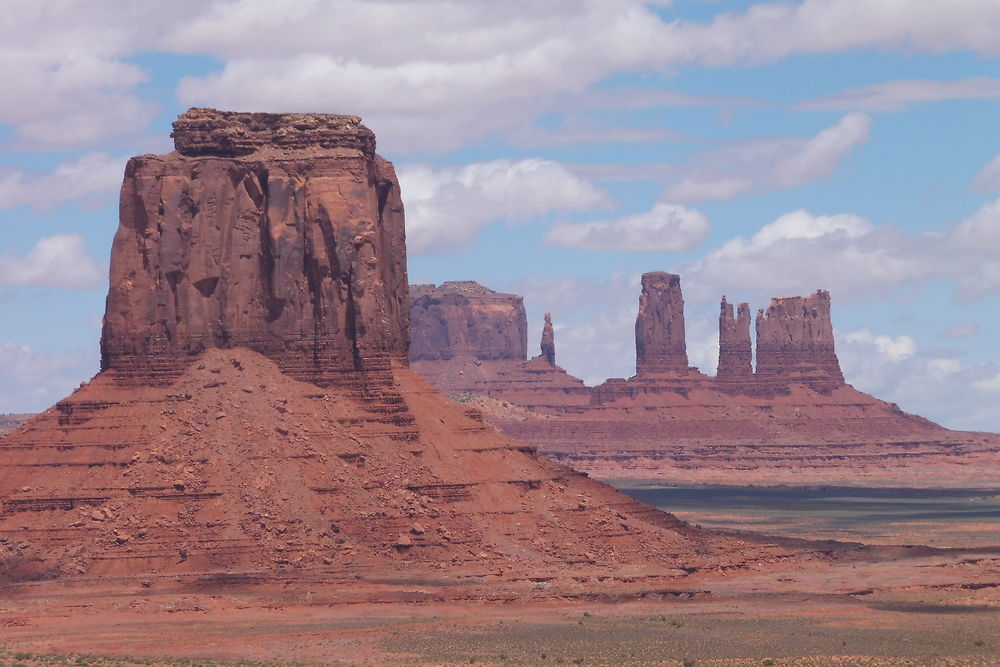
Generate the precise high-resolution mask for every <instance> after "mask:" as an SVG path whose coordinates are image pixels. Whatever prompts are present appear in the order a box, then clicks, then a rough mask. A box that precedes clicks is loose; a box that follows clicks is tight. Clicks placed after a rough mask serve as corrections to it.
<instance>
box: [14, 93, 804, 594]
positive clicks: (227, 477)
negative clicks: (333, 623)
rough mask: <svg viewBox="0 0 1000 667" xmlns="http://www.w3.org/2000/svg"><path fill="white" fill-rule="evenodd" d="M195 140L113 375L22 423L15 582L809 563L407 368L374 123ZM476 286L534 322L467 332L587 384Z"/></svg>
mask: <svg viewBox="0 0 1000 667" xmlns="http://www.w3.org/2000/svg"><path fill="white" fill-rule="evenodd" d="M174 136H175V140H176V142H177V148H178V151H177V152H174V153H171V154H169V155H166V156H160V157H155V156H144V157H141V158H136V159H133V160H132V161H131V162H130V163H129V166H128V168H127V171H126V175H125V183H124V186H123V188H122V206H121V214H122V218H121V225H120V228H119V231H118V234H117V236H116V238H115V243H114V247H113V249H112V259H111V278H112V280H111V287H110V293H109V296H108V302H107V312H106V318H105V327H104V332H103V338H102V352H103V363H102V368H103V370H102V372H101V373H100V374H98V375H97V376H96V377H95V378H94V379H93V380H92V381H90V382H89V383H86V384H84V385H83V386H81V387H80V388H79V389H78V390H77V391H75V392H74V393H73V394H72V395H71V396H69V397H68V398H67V399H65V400H63V401H60V402H59V403H58V404H57V405H56V406H54V407H52V408H50V409H48V410H46V411H45V412H44V413H42V414H40V415H38V416H36V417H34V418H32V419H31V420H29V421H28V422H27V423H25V424H24V425H23V426H22V427H21V428H19V429H18V430H17V431H15V432H14V433H11V434H8V435H6V436H3V437H2V438H0V581H3V582H4V583H5V584H7V585H11V584H13V583H17V582H23V581H25V580H30V579H39V578H41V579H49V578H72V577H79V576H81V575H85V576H86V577H89V578H90V580H91V581H95V579H94V578H95V577H113V578H111V579H105V580H99V579H97V581H103V583H101V585H102V586H112V585H113V584H116V583H117V584H121V582H128V583H127V585H137V584H136V582H137V577H140V576H141V578H142V579H141V580H142V581H143V586H154V585H156V582H159V581H169V582H174V584H178V583H179V584H180V585H198V586H201V585H205V584H206V583H208V584H211V585H213V586H217V585H227V586H236V585H249V584H247V582H250V583H252V584H254V585H257V584H260V583H261V582H268V581H274V580H278V581H279V582H281V585H282V586H285V587H290V588H292V589H293V591H294V588H295V587H296V586H302V587H304V588H300V589H298V590H299V592H298V593H294V592H293V593H291V594H296V595H298V594H305V593H306V591H309V594H311V591H312V590H313V589H314V588H316V587H323V588H324V590H328V591H332V592H333V594H334V595H336V596H339V599H342V600H343V599H347V600H352V601H354V600H359V599H367V598H365V597H364V596H365V595H371V596H375V597H374V599H382V598H380V597H379V596H381V595H384V594H385V591H386V590H387V588H386V585H385V583H384V582H385V580H386V577H387V575H389V574H391V576H392V577H396V578H405V577H409V578H410V579H411V580H413V581H420V582H422V583H420V584H419V588H420V589H421V590H420V591H417V592H414V590H412V589H408V590H406V591H405V592H404V593H403V594H406V595H414V594H415V595H418V596H423V595H424V593H423V592H422V591H423V589H425V588H426V589H428V590H431V591H433V593H432V594H433V595H434V596H435V597H467V596H472V597H474V598H476V599H481V598H483V597H484V596H485V595H495V596H497V597H503V596H504V595H508V596H509V595H512V594H510V593H496V590H501V589H508V588H511V587H516V588H517V590H518V591H520V592H525V591H536V593H537V594H538V595H551V594H552V593H551V592H549V591H548V588H547V587H545V588H544V589H539V588H538V586H537V585H536V584H537V583H538V582H547V581H549V580H550V579H553V578H556V577H561V576H562V573H565V572H567V571H572V573H573V577H572V579H571V580H570V579H567V585H568V586H570V587H573V586H577V587H579V584H580V582H585V584H586V587H587V591H586V592H587V594H593V592H594V591H595V590H598V589H603V590H605V591H607V592H608V593H609V594H618V593H620V592H621V591H623V590H625V588H624V587H631V589H633V590H638V589H645V590H650V589H652V588H653V587H654V586H656V585H659V584H660V583H662V582H665V581H669V580H671V579H677V578H683V577H685V576H687V575H688V573H690V572H693V571H696V570H698V569H701V568H705V567H710V566H711V567H716V566H724V567H726V568H740V567H743V566H744V564H746V565H749V564H751V563H753V562H758V561H760V560H763V559H764V558H769V559H770V558H775V557H782V558H784V557H786V556H787V553H785V552H786V550H785V549H783V548H780V547H775V546H773V545H768V544H759V543H758V544H754V543H752V542H748V541H745V540H737V539H734V538H731V537H729V536H724V535H714V534H708V533H704V532H702V531H700V530H697V529H695V528H693V527H691V526H688V525H687V524H685V523H683V522H681V521H679V520H677V519H676V518H674V517H672V516H671V515H669V514H664V513H662V512H659V511H657V510H654V509H653V508H650V507H648V506H645V505H641V504H639V503H637V502H635V501H633V500H631V499H629V498H628V497H626V496H623V495H620V494H618V493H617V492H615V491H614V490H613V489H611V488H610V487H608V486H606V485H604V484H601V483H598V482H595V481H593V480H590V479H587V477H586V476H584V475H582V474H580V473H577V472H575V471H573V470H571V469H569V468H567V467H564V466H562V465H559V464H557V463H554V462H552V461H548V460H542V459H539V458H538V457H537V456H536V453H535V449H534V448H533V447H531V446H530V445H526V444H524V443H521V442H519V441H516V440H512V439H510V438H509V437H506V436H503V435H501V434H499V433H498V432H496V431H495V430H494V429H493V428H492V427H491V426H489V425H487V424H485V423H484V422H483V416H482V413H481V412H480V411H478V410H476V409H474V408H472V407H470V406H464V405H461V404H459V403H457V402H455V401H452V400H449V399H447V398H445V397H444V396H442V395H441V394H440V393H439V392H437V391H436V390H434V389H433V388H432V387H431V386H430V385H429V384H427V383H426V381H424V380H422V379H421V378H419V377H418V376H417V375H416V374H415V373H414V372H412V371H411V370H410V369H409V368H407V364H406V362H407V359H406V347H407V343H408V319H409V318H408V308H406V307H402V306H404V305H406V306H408V305H409V293H408V289H407V283H406V273H405V262H404V259H405V248H404V246H403V227H402V226H403V218H402V215H403V214H402V206H401V204H400V199H399V192H398V187H397V186H396V183H395V179H394V178H393V176H392V168H391V166H390V165H389V164H388V163H386V162H384V161H382V160H381V159H379V158H378V157H377V156H376V155H375V153H374V140H373V139H372V138H371V136H370V132H368V131H367V130H365V129H364V128H363V126H361V125H360V123H359V122H357V119H354V118H353V117H340V116H335V117H319V116H311V115H310V116H300V115H273V114H264V115H258V114H232V113H225V112H216V111H212V110H192V111H190V112H188V113H187V114H185V115H184V116H182V117H181V118H180V119H179V121H178V123H177V125H176V128H175V133H174ZM462 289H463V290H464V296H465V298H466V301H465V303H466V306H464V307H469V308H474V307H478V306H482V308H480V309H479V310H476V312H477V313H482V312H491V313H492V312H494V311H495V317H496V320H495V321H496V326H497V328H500V324H501V319H504V320H509V319H515V320H517V319H518V316H520V318H521V319H520V321H519V322H520V323H518V322H515V324H514V327H513V328H511V325H510V323H508V322H503V331H504V332H506V333H503V334H500V335H499V336H497V337H492V338H491V337H490V336H480V337H479V338H475V339H472V340H470V339H465V340H466V343H469V344H470V345H471V343H472V342H478V343H479V344H482V345H483V346H482V347H476V346H475V345H471V347H468V348H466V349H470V350H474V351H477V352H482V351H484V350H486V351H487V352H489V351H490V350H492V351H493V352H496V353H497V354H498V355H508V356H513V357H518V356H519V357H520V359H519V360H517V361H514V360H510V359H499V360H496V361H494V362H492V363H498V364H514V365H516V366H517V373H518V375H517V378H514V379H515V380H516V381H521V380H520V379H524V378H528V379H530V380H531V381H534V382H536V383H537V382H538V381H541V382H542V383H547V384H548V386H549V387H550V390H549V392H548V393H549V394H551V395H555V394H562V395H569V394H568V393H567V392H571V391H572V390H573V389H574V388H575V386H576V385H574V384H573V382H572V381H569V380H566V378H568V377H569V376H568V375H567V374H565V372H563V371H561V369H558V368H557V367H554V366H552V365H551V364H549V363H548V361H547V360H545V359H542V358H540V357H538V358H535V359H533V360H531V361H529V362H525V361H523V358H524V348H525V344H524V341H523V336H521V335H520V331H522V330H523V309H522V308H523V307H522V306H521V303H520V300H519V299H518V300H517V301H516V303H514V302H512V301H511V300H509V299H508V300H507V301H506V302H504V303H500V302H499V301H498V299H497V298H496V297H491V296H489V295H487V294H486V293H485V292H488V290H485V291H484V289H483V288H478V289H477V288H475V287H474V286H471V285H465V286H463V287H462ZM418 291H419V290H418ZM490 294H492V293H490ZM424 296H426V295H424ZM418 300H419V297H418ZM422 303H426V302H422ZM428 305H429V304H428ZM491 306H497V307H496V308H492V307H491ZM432 310H433V308H432V307H429V308H428V311H432ZM441 312H442V313H443V316H447V315H448V313H449V312H450V311H448V310H447V309H445V310H443V311H441ZM512 314H513V315H512ZM518 327H520V328H518ZM512 331H513V332H515V334H516V335H514V334H510V332H512ZM449 340H450V339H449ZM461 360H464V361H468V362H470V363H484V362H479V361H478V360H474V359H473V358H472V357H468V356H463V357H461ZM421 363H428V362H421ZM560 373H562V375H560ZM518 378H520V379H518ZM539 378H542V379H541V380H539ZM546 378H547V379H546ZM577 382H578V381H577ZM567 383H568V386H567ZM579 386H580V387H581V388H582V383H579ZM366 578H367V579H369V580H370V581H371V582H372V583H370V585H368V586H367V587H366V588H365V590H366V591H367V593H364V594H362V593H360V592H359V589H358V582H359V581H361V580H363V579H366ZM470 581H478V582H483V583H482V584H481V585H480V584H477V585H476V586H475V587H474V588H470V587H469V582H470ZM424 582H429V583H424ZM637 584H638V585H637ZM483 589H490V590H492V591H493V592H492V593H490V592H484V590H483ZM555 590H556V589H553V591H555ZM577 590H579V588H578V589H577ZM539 591H540V592H539ZM562 592H566V589H563V591H562ZM283 594H288V593H283ZM560 594H561V593H560ZM420 599H423V598H420Z"/></svg>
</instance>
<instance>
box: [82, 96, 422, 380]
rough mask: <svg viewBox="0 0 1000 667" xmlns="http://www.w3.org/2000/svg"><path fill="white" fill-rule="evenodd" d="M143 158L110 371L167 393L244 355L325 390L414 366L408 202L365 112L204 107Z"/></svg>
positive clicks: (134, 179)
mask: <svg viewBox="0 0 1000 667" xmlns="http://www.w3.org/2000/svg"><path fill="white" fill-rule="evenodd" d="M171 136H173V138H174V141H175V144H176V147H177V150H176V151H175V152H173V153H170V154H169V155H163V156H154V155H144V156H141V157H135V158H132V159H131V160H129V162H128V165H127V167H126V169H125V180H124V183H123V184H122V189H121V211H120V212H121V223H120V225H119V228H118V232H117V234H116V235H115V240H114V246H113V249H112V259H111V289H110V291H109V293H108V300H107V314H106V317H105V320H104V332H103V335H102V338H101V350H102V360H101V368H102V369H103V370H114V371H115V372H116V373H117V374H118V376H119V377H125V376H131V377H134V378H136V380H137V381H141V382H146V381H148V379H149V378H151V377H152V378H155V379H156V381H158V382H160V383H169V382H171V381H172V380H173V379H175V378H176V377H177V376H178V375H179V373H180V372H181V371H182V370H183V368H184V367H185V366H186V364H187V363H189V362H190V360H191V359H193V358H194V357H195V356H196V355H197V354H198V353H200V352H202V351H203V350H205V349H207V348H213V347H222V348H232V347H245V348H249V349H251V350H255V351H257V352H260V353H261V354H263V355H265V356H268V357H270V358H272V359H274V360H275V361H276V362H277V363H278V365H279V367H280V368H281V369H282V371H283V372H285V373H288V374H289V375H291V376H293V377H296V378H298V379H302V380H307V381H310V382H314V383H317V384H331V383H335V382H338V381H340V379H341V378H343V377H344V376H345V374H350V373H352V372H354V371H366V372H367V373H368V375H369V376H371V375H372V374H374V373H377V372H379V371H381V372H384V371H386V370H387V369H388V367H389V364H390V362H391V361H393V360H405V359H406V351H407V338H408V316H409V312H408V309H407V308H406V306H407V304H406V303H405V300H402V301H401V299H403V298H404V297H403V295H404V294H405V286H406V284H407V280H406V248H405V243H404V231H403V207H402V203H401V200H400V196H399V185H398V183H397V182H396V176H395V173H394V171H393V168H392V165H391V164H390V163H389V162H386V161H385V160H383V159H382V158H380V157H379V156H377V155H376V154H375V137H374V135H373V134H372V132H371V131H370V130H369V129H368V128H366V127H364V126H363V125H362V124H361V121H360V119H359V118H357V117H356V116H331V115H317V114H246V113H232V112H221V111H216V110H213V109H191V110H190V111H188V112H187V113H185V114H184V115H182V116H181V117H180V118H179V119H178V120H177V122H176V123H174V132H173V134H172V135H171Z"/></svg>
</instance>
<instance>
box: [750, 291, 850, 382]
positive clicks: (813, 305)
mask: <svg viewBox="0 0 1000 667" xmlns="http://www.w3.org/2000/svg"><path fill="white" fill-rule="evenodd" d="M756 376H757V380H758V381H760V382H768V381H777V382H779V383H782V384H787V383H789V382H798V383H801V384H804V385H806V386H808V387H810V388H812V389H814V390H816V391H820V392H828V391H832V390H833V389H835V388H837V387H839V386H842V385H843V384H844V374H843V373H842V372H841V370H840V362H839V361H838V360H837V353H836V352H835V351H834V342H833V324H832V323H831V320H830V293H829V292H827V291H825V290H817V291H816V292H814V293H813V294H811V295H809V296H806V297H801V296H794V297H780V298H775V299H772V300H771V305H770V306H769V307H768V309H767V312H764V311H763V310H761V311H758V313H757V373H756Z"/></svg>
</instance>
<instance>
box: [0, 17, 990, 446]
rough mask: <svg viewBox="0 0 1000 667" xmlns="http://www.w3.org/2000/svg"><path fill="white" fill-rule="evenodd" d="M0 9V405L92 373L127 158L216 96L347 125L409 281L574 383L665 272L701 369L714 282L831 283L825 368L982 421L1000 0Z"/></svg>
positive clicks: (712, 343)
mask: <svg viewBox="0 0 1000 667" xmlns="http://www.w3.org/2000/svg"><path fill="white" fill-rule="evenodd" d="M0 2H2V5H3V10H4V11H3V12H2V16H0V45H2V46H0V81H2V83H3V91H4V94H3V96H2V97H0V232H2V235H0V413H2V412H32V411H38V410H41V409H44V408H46V407H47V406H49V405H51V404H52V403H54V402H55V401H57V400H59V399H60V398H62V397H64V396H66V395H67V394H68V393H69V392H71V391H72V390H73V389H74V388H75V387H76V386H77V385H78V384H79V383H80V382H81V381H84V380H87V379H89V378H90V377H91V376H92V375H93V374H94V373H96V372H97V370H98V363H99V357H98V342H99V336H100V326H101V317H102V315H103V310H104V297H105V294H106V290H107V266H108V259H109V251H110V247H111V240H112V237H113V235H114V232H115V229H116V227H117V225H118V210H117V194H118V188H119V187H120V185H121V180H122V174H123V168H124V164H125V161H126V160H127V158H128V157H129V156H131V155H138V154H144V153H166V152H169V151H170V150H171V149H172V145H171V141H170V139H169V133H170V124H171V122H172V121H173V120H174V119H175V118H176V117H177V115H178V114H180V113H182V112H183V111H184V110H186V109H187V108H189V107H191V106H211V107H216V108H222V109H231V110H239V111H270V112H282V111H285V112H328V113H344V114H356V115H360V116H362V118H363V119H364V122H365V124H366V125H367V126H368V127H370V128H371V129H372V130H374V132H375V133H376V136H377V137H378V149H379V152H380V153H381V154H382V155H383V156H384V157H386V158H388V159H390V160H392V161H393V162H394V163H395V165H396V168H397V171H398V174H399V177H400V183H401V188H402V195H403V202H404V206H405V208H406V217H407V239H408V248H409V272H410V279H411V282H413V283H420V282H434V283H441V282H443V281H445V280H478V281H479V282H481V283H483V284H485V285H487V286H488V287H491V288H493V289H495V290H498V291H507V292H514V293H517V294H522V295H524V297H525V305H526V307H527V310H528V316H529V330H530V332H531V333H530V340H529V345H530V349H531V350H535V349H536V348H537V337H538V335H539V334H540V332H541V325H542V316H543V314H544V313H545V312H546V311H550V312H551V313H552V316H553V320H554V322H555V328H556V350H557V360H558V362H559V364H560V365H561V366H563V367H564V368H566V369H567V370H568V371H569V372H571V373H573V374H575V375H577V376H579V377H582V378H584V379H585V380H586V381H587V382H588V383H589V384H595V383H598V382H600V381H602V380H603V379H605V378H607V377H627V376H629V375H631V374H632V373H633V371H634V364H635V349H634V338H633V326H634V321H635V314H636V309H637V303H638V295H639V277H640V275H641V274H642V273H643V272H646V271H671V272H674V273H679V274H680V275H681V277H682V286H683V288H684V295H685V301H686V317H687V330H688V333H687V337H688V352H689V356H690V359H691V363H692V364H694V365H697V366H699V367H700V368H701V369H702V370H704V371H705V372H708V373H714V370H715V364H716V356H717V354H718V329H717V322H718V308H719V305H718V304H719V298H720V297H721V296H722V295H723V294H725V295H726V296H727V297H728V299H729V301H730V302H738V301H749V302H750V304H751V307H752V308H753V309H754V310H756V309H757V308H763V307H766V306H767V304H768V302H769V300H770V298H771V297H774V296H787V295H798V294H801V295H804V294H809V293H811V292H812V291H814V290H816V289H828V290H830V292H831V295H832V299H833V324H834V328H835V331H836V336H837V351H838V354H839V356H840V360H841V364H842V366H843V368H844V373H845V376H846V378H847V380H848V382H850V383H851V384H853V385H854V386H856V387H857V388H859V389H861V390H863V391H867V392H870V393H873V394H875V395H876V396H878V397H880V398H883V399H885V400H889V401H893V402H896V403H898V404H899V405H900V406H901V407H902V408H903V409H904V410H907V411H910V412H915V413H918V414H922V415H924V416H926V417H928V418H931V419H933V420H935V421H938V422H940V423H942V424H944V425H946V426H949V427H952V428H961V429H972V430H991V431H1000V410H998V409H997V403H998V399H1000V124H998V120H1000V60H998V58H1000V40H998V39H997V35H1000V0H949V1H948V2H944V1H938V0H802V1H799V2H792V1H786V2H760V3H749V2H736V1H729V2H727V1H725V0H673V1H672V2H671V1H665V0H662V1H659V2H641V1H639V0H546V2H536V1H529V0H506V1H505V2H495V1H493V0H461V1H443V0H367V1H363V2H362V1H357V0H329V1H320V0H297V1H289V2H280V3H278V2H273V1H272V0H198V1H190V0H175V1H172V2H169V3H166V2H160V1H158V0H157V1H146V0H136V1H132V2H128V3H121V2H117V1H115V0H86V1H84V0H44V1H39V0H0ZM533 353H536V352H533Z"/></svg>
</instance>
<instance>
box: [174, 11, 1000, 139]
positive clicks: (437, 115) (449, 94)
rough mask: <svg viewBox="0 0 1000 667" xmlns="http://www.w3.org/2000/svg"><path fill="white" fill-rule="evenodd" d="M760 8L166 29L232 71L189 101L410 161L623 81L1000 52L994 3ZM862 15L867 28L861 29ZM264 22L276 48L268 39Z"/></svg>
mask: <svg viewBox="0 0 1000 667" xmlns="http://www.w3.org/2000/svg"><path fill="white" fill-rule="evenodd" d="M925 5H926V6H924V5H922V6H921V7H920V9H919V10H918V11H915V10H914V9H913V8H912V7H910V6H908V5H907V6H904V5H902V4H900V3H899V2H897V1H896V0H864V1H862V0H846V1H845V0H841V1H840V2H831V1H830V0H806V1H805V2H802V3H800V4H798V5H790V4H786V3H778V2H773V3H761V4H756V5H753V6H751V7H750V8H749V9H747V10H746V11H744V12H742V13H736V12H727V13H721V14H718V15H717V16H715V17H714V18H713V19H712V20H711V21H710V22H697V21H683V20H679V19H678V20H673V21H668V20H664V19H663V18H661V16H660V15H658V14H657V13H655V12H654V11H653V10H652V9H651V8H650V7H648V6H647V3H644V2H640V0H624V1H610V0H600V1H596V2H588V3H579V2H574V1H571V0H553V1H552V2H546V3H529V2H523V1H518V2H508V3H495V2H486V1H485V0H483V1H480V2H456V1H446V0H427V1H426V2H410V3H399V2H388V1H384V2H360V1H354V2H351V1H347V0H345V1H343V2H339V3H337V5H336V11H333V10H332V9H331V8H330V7H329V6H328V5H325V4H323V3H319V2H304V3H297V5H296V7H295V8H293V9H287V8H281V9H280V10H278V9H275V8H274V7H273V6H269V5H268V4H267V3H262V2H260V1H259V0H237V1H231V2H224V3H223V2H217V3H213V4H210V5H208V6H207V7H205V8H204V9H201V10H200V11H194V12H192V16H191V17H190V18H189V19H188V20H186V21H182V22H175V23H172V24H169V25H168V26H167V28H166V29H165V30H164V34H165V36H164V38H163V39H162V40H161V41H160V43H161V44H162V47H161V48H166V49H171V50H178V51H185V52H198V53H210V54H212V55H215V56H216V57H218V58H220V59H221V60H223V61H225V64H224V65H223V67H222V69H221V70H220V71H217V72H213V73H211V74H208V75H206V76H200V77H189V78H187V79H185V80H184V81H182V82H181V84H180V86H179V88H178V94H179V96H180V98H181V99H182V101H184V102H186V103H190V104H209V105H216V106H225V107H230V108H233V107H237V108H251V107H252V108H257V109H262V110H272V111H278V110H287V109H288V108H290V107H293V108H310V109H316V110H325V111H343V110H344V109H350V110H352V111H356V112H358V113H361V114H362V115H363V116H365V117H366V118H367V120H368V122H369V124H370V125H371V126H372V127H373V128H374V129H375V130H376V131H377V132H378V133H379V136H380V137H381V138H382V139H383V140H384V141H388V142H389V143H390V144H391V145H392V146H393V147H394V150H397V151H408V150H448V149H450V148H453V147H455V146H457V145H461V144H462V143H463V142H466V141H469V140H472V139H475V138H478V137H482V136H487V135H491V134H494V133H498V132H507V131H510V130H513V129H516V128H519V127H523V126H524V125H525V123H526V122H527V121H529V120H530V119H532V118H534V117H535V116H536V115H537V114H538V113H539V112H541V111H543V110H547V109H552V108H554V107H555V106H557V105H558V104H559V103H560V99H561V98H562V99H564V97H565V96H566V95H579V94H581V93H583V92H584V91H586V89H587V88H588V87H589V86H591V85H592V84H594V83H597V82H599V81H601V80H604V79H606V78H608V77H609V76H611V75H612V74H614V73H617V72H622V71H640V70H660V71H672V70H674V69H676V68H679V67H683V66H687V65H693V64H701V65H710V66H728V65H733V64H755V63H762V62H772V61H775V60H779V59H782V58H785V57H787V56H789V55H792V54H797V53H829V52H836V51H843V50H854V49H862V48H885V49H907V50H926V51H933V52H940V51H947V50H955V49H962V50H970V49H971V50H974V51H979V52H981V53H986V54H993V53H996V52H997V49H998V47H997V44H996V40H995V39H994V37H993V36H994V35H995V34H996V32H997V31H998V30H1000V9H998V8H997V6H996V4H995V3H994V2H992V0H964V1H963V2H958V3H949V5H948V6H944V5H941V4H940V3H925ZM859 17H860V18H859ZM262 25H266V26H267V33H268V39H267V40H265V41H264V42H262V41H261V40H259V39H255V38H254V37H255V36H256V35H257V34H258V33H259V31H260V29H261V28H260V27H261V26H262Z"/></svg>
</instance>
